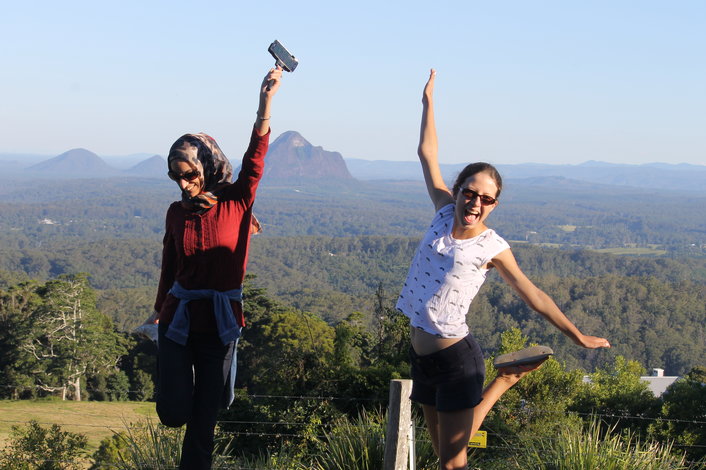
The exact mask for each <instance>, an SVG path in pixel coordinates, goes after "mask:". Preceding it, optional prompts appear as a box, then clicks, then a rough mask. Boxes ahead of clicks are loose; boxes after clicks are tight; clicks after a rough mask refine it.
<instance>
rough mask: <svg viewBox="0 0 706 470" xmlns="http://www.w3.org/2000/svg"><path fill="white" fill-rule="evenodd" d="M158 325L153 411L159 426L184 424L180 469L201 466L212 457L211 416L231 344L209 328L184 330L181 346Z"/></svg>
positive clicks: (208, 464)
mask: <svg viewBox="0 0 706 470" xmlns="http://www.w3.org/2000/svg"><path fill="white" fill-rule="evenodd" d="M166 331H167V325H159V379H158V383H157V415H159V419H160V421H161V422H162V424H164V425H165V426H170V427H180V426H183V425H184V424H186V434H185V435H184V442H183V444H182V447H181V463H180V464H179V468H180V469H185V470H202V469H204V470H206V469H210V468H211V461H212V460H213V455H212V454H213V435H214V428H215V427H216V416H217V414H218V410H219V409H220V408H221V407H222V405H223V393H224V389H225V386H226V382H227V378H228V373H229V372H230V365H231V360H235V343H234V342H233V343H229V344H228V345H226V346H224V345H223V344H222V343H221V340H220V339H219V338H218V335H217V334H216V333H215V332H214V333H212V334H211V333H193V332H192V333H190V334H189V339H188V341H187V343H186V346H182V345H180V344H178V343H175V342H174V341H172V340H170V339H168V338H166V337H165V336H164V334H165V333H166Z"/></svg>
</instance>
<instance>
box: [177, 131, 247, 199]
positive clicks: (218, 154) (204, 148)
mask: <svg viewBox="0 0 706 470" xmlns="http://www.w3.org/2000/svg"><path fill="white" fill-rule="evenodd" d="M173 161H183V162H186V163H187V164H189V166H191V167H192V168H193V169H197V168H199V166H200V167H201V168H203V170H202V175H201V178H202V180H201V181H203V187H202V188H201V194H198V195H196V196H193V197H191V196H189V195H188V194H187V193H186V192H185V191H182V192H181V203H182V205H183V206H184V207H185V208H186V209H187V210H190V211H194V212H199V213H201V212H205V211H206V210H208V209H210V208H211V207H213V206H215V205H216V204H217V203H218V196H217V195H216V193H217V190H218V189H220V188H222V187H223V186H225V185H226V184H228V183H230V182H231V179H232V178H233V167H232V165H231V164H230V162H229V161H228V158H227V157H226V156H225V155H224V154H223V151H221V148H220V147H219V146H218V144H217V143H216V141H215V140H214V139H213V137H211V136H209V135H207V134H204V133H203V132H200V133H198V134H184V135H183V136H181V137H179V138H178V139H177V140H176V142H174V144H173V145H172V148H170V149H169V156H168V157H167V165H168V167H169V169H171V168H172V162H173ZM199 163H200V165H199Z"/></svg>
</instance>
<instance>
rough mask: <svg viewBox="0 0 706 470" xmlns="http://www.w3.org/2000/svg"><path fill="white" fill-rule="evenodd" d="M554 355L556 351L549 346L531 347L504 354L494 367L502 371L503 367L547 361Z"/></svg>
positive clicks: (497, 359) (494, 363)
mask: <svg viewBox="0 0 706 470" xmlns="http://www.w3.org/2000/svg"><path fill="white" fill-rule="evenodd" d="M552 354H554V351H553V350H552V348H550V347H549V346H531V347H529V348H525V349H522V350H520V351H514V352H511V353H507V354H502V355H500V356H498V357H496V358H495V360H494V361H493V365H494V366H495V368H496V369H500V368H501V367H510V366H519V365H522V364H534V363H535V362H540V361H543V360H545V359H546V358H548V357H549V356H551V355H552Z"/></svg>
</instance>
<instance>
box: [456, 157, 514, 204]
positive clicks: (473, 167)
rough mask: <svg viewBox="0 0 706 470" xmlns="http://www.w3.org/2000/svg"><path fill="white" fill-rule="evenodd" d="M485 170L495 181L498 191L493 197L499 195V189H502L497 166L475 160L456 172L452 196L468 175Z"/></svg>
mask: <svg viewBox="0 0 706 470" xmlns="http://www.w3.org/2000/svg"><path fill="white" fill-rule="evenodd" d="M483 172H486V173H488V174H489V175H490V177H491V178H493V180H494V181H495V185H496V186H497V187H498V192H497V193H495V198H496V199H497V198H499V197H500V191H502V189H503V179H502V177H501V176H500V173H498V170H497V168H495V167H494V166H493V165H491V164H490V163H485V162H476V163H471V164H469V165H466V167H465V168H464V169H463V170H461V173H459V174H458V176H457V177H456V182H455V183H454V186H453V190H452V192H453V196H454V198H456V196H457V195H458V191H459V190H460V189H461V185H462V184H463V182H464V181H466V179H467V178H468V177H469V176H473V175H475V174H476V173H483Z"/></svg>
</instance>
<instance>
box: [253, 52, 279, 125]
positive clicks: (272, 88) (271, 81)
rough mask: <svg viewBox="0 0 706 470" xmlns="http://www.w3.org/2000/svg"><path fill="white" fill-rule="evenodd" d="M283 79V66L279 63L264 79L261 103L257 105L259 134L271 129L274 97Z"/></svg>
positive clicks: (256, 123)
mask: <svg viewBox="0 0 706 470" xmlns="http://www.w3.org/2000/svg"><path fill="white" fill-rule="evenodd" d="M281 80H282V68H281V67H280V66H279V65H278V66H277V67H276V68H273V69H270V71H269V72H268V73H267V75H266V76H265V78H264V80H262V85H260V104H259V106H258V107H257V118H256V119H255V130H256V131H257V135H265V134H267V133H268V132H269V130H270V112H271V111H270V108H271V104H272V97H273V96H275V93H277V90H278V89H279V84H280V81H281Z"/></svg>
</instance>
